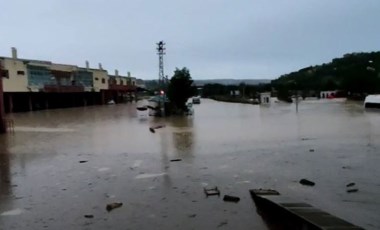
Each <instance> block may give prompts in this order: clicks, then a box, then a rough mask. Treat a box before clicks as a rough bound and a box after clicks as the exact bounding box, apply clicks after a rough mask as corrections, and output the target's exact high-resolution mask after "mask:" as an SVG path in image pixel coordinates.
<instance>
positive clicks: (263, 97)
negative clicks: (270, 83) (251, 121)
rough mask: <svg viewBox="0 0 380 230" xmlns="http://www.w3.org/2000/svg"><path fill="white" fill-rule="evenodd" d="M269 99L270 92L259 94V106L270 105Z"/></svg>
mask: <svg viewBox="0 0 380 230" xmlns="http://www.w3.org/2000/svg"><path fill="white" fill-rule="evenodd" d="M270 98H271V93H270V92H264V93H260V103H261V104H263V105H269V104H270Z"/></svg>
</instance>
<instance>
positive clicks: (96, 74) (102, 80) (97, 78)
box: [90, 69, 108, 92]
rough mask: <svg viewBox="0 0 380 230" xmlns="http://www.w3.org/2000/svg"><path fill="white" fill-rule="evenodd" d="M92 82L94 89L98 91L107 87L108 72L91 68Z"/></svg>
mask: <svg viewBox="0 0 380 230" xmlns="http://www.w3.org/2000/svg"><path fill="white" fill-rule="evenodd" d="M90 71H91V72H92V75H93V78H94V80H93V82H94V91H95V92H99V91H100V90H106V89H108V73H107V71H106V70H98V69H91V70H90Z"/></svg>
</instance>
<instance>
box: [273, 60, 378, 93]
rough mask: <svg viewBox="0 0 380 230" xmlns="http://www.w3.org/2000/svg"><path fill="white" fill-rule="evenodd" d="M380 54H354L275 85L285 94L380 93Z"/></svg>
mask: <svg viewBox="0 0 380 230" xmlns="http://www.w3.org/2000/svg"><path fill="white" fill-rule="evenodd" d="M379 73H380V52H371V53H351V54H346V55H344V56H343V57H341V58H335V59H333V60H332V61H331V62H329V63H325V64H322V65H316V66H310V67H307V68H304V69H300V70H298V71H296V72H292V73H289V74H285V75H282V76H281V77H279V78H278V79H276V80H273V81H272V84H273V86H274V87H275V88H277V89H280V90H283V89H284V88H286V89H293V90H294V89H297V90H304V91H308V90H317V91H319V90H336V89H338V90H342V91H344V92H347V93H348V94H349V95H350V94H359V95H364V94H369V93H380V74H379Z"/></svg>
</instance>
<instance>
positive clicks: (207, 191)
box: [203, 186, 220, 197]
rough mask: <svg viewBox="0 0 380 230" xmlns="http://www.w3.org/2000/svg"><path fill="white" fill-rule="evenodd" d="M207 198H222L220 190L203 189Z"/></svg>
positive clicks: (216, 188)
mask: <svg viewBox="0 0 380 230" xmlns="http://www.w3.org/2000/svg"><path fill="white" fill-rule="evenodd" d="M203 190H204V192H205V194H206V196H207V197H208V196H215V195H218V196H220V191H219V189H218V187H216V186H215V187H213V188H203Z"/></svg>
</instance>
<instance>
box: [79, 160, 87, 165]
mask: <svg viewBox="0 0 380 230" xmlns="http://www.w3.org/2000/svg"><path fill="white" fill-rule="evenodd" d="M86 162H87V161H79V163H81V164H82V163H86Z"/></svg>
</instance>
